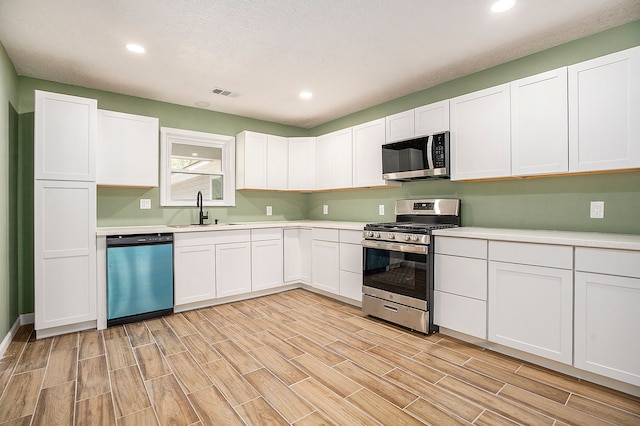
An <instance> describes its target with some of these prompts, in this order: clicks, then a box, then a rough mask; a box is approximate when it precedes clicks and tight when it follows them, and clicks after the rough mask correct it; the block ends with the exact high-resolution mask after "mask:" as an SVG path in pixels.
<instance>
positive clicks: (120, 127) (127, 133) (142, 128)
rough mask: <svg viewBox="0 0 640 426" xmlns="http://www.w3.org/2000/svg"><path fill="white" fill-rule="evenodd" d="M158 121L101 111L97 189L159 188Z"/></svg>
mask: <svg viewBox="0 0 640 426" xmlns="http://www.w3.org/2000/svg"><path fill="white" fill-rule="evenodd" d="M158 131H159V130H158V119H157V118H155V117H144V116H141V115H133V114H123V113H121V112H113V111H105V110H98V142H97V153H98V154H97V164H96V174H97V176H96V181H97V183H98V185H111V186H158Z"/></svg>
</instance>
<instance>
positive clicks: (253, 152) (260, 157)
mask: <svg viewBox="0 0 640 426" xmlns="http://www.w3.org/2000/svg"><path fill="white" fill-rule="evenodd" d="M236 188H237V189H246V188H250V189H266V188H267V135H265V134H263V133H256V132H248V131H245V132H242V133H240V134H238V135H237V136H236Z"/></svg>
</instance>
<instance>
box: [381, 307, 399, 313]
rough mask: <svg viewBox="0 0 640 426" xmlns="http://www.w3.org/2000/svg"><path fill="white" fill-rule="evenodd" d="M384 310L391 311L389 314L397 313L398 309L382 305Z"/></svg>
mask: <svg viewBox="0 0 640 426" xmlns="http://www.w3.org/2000/svg"><path fill="white" fill-rule="evenodd" d="M384 308H385V309H386V310H387V311H391V312H398V308H394V307H393V306H389V305H384Z"/></svg>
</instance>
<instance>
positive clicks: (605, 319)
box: [574, 272, 640, 386]
mask: <svg viewBox="0 0 640 426" xmlns="http://www.w3.org/2000/svg"><path fill="white" fill-rule="evenodd" d="M575 280H576V283H575V287H576V288H575V364H574V365H575V367H577V368H581V369H583V370H587V371H591V372H593V373H597V374H602V375H604V376H607V377H611V378H613V379H617V380H622V381H624V382H627V383H631V384H632V385H635V386H640V345H639V344H638V342H640V327H638V325H639V324H640V311H639V310H638V306H640V279H638V278H627V277H617V276H612V275H601V274H591V273H584V272H576V278H575Z"/></svg>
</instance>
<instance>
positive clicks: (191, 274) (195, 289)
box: [173, 244, 216, 306]
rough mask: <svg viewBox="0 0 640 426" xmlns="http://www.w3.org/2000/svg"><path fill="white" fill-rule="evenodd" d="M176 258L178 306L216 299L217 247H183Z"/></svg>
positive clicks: (175, 271) (177, 248) (176, 254)
mask: <svg viewBox="0 0 640 426" xmlns="http://www.w3.org/2000/svg"><path fill="white" fill-rule="evenodd" d="M173 256H174V268H173V271H174V272H173V273H174V278H173V279H174V293H175V304H176V306H179V305H184V304H188V303H194V302H201V301H203V300H209V299H214V298H215V297H216V249H215V245H199V246H187V247H181V246H179V245H177V244H176V246H175V247H174V250H173Z"/></svg>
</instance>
